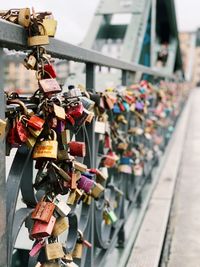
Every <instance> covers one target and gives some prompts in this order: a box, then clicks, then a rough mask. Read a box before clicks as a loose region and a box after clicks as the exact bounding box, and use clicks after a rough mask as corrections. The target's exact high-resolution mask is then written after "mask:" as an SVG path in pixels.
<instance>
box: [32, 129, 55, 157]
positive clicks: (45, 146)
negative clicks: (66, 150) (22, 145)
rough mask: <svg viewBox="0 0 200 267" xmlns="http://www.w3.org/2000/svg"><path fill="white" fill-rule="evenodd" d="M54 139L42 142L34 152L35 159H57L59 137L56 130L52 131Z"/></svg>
mask: <svg viewBox="0 0 200 267" xmlns="http://www.w3.org/2000/svg"><path fill="white" fill-rule="evenodd" d="M51 132H52V135H53V139H51V140H40V142H38V143H37V144H36V145H35V147H34V150H33V159H38V158H48V159H49V158H50V159H57V155H58V141H57V135H56V132H55V131H54V130H51Z"/></svg>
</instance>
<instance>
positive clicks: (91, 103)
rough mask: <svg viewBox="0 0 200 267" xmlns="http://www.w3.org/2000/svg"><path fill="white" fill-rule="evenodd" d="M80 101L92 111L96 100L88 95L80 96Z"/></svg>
mask: <svg viewBox="0 0 200 267" xmlns="http://www.w3.org/2000/svg"><path fill="white" fill-rule="evenodd" d="M80 101H81V103H82V104H83V107H84V108H85V109H87V110H88V111H91V110H92V109H93V108H94V105H95V102H94V101H92V100H91V99H89V98H88V97H84V96H82V97H80Z"/></svg>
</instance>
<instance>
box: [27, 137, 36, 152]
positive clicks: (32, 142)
mask: <svg viewBox="0 0 200 267" xmlns="http://www.w3.org/2000/svg"><path fill="white" fill-rule="evenodd" d="M35 143H36V138H35V137H34V136H29V137H28V138H27V140H26V145H27V147H28V148H30V149H31V148H33V147H34V145H35Z"/></svg>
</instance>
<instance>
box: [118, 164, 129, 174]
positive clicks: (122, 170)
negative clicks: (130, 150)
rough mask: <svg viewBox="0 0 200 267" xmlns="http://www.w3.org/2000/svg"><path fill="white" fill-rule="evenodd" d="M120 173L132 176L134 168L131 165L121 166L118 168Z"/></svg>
mask: <svg viewBox="0 0 200 267" xmlns="http://www.w3.org/2000/svg"><path fill="white" fill-rule="evenodd" d="M118 172H122V173H127V174H132V168H131V166H130V165H126V164H121V165H119V166H118Z"/></svg>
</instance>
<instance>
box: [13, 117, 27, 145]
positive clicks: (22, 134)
mask: <svg viewBox="0 0 200 267" xmlns="http://www.w3.org/2000/svg"><path fill="white" fill-rule="evenodd" d="M21 119H22V117H21V118H20V119H19V121H17V122H16V126H15V127H16V133H17V135H18V137H19V140H20V141H21V142H22V143H25V142H26V141H27V139H28V137H29V134H28V131H27V128H26V126H25V125H24V124H23V122H22V121H21Z"/></svg>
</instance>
